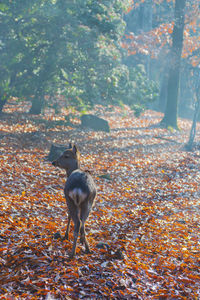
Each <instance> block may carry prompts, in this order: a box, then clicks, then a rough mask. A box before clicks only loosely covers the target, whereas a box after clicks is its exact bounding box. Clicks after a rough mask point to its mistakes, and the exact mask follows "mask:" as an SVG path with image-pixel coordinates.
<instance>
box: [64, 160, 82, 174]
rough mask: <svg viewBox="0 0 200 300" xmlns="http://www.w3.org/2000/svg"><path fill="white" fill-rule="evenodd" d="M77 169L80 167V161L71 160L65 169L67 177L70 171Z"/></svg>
mask: <svg viewBox="0 0 200 300" xmlns="http://www.w3.org/2000/svg"><path fill="white" fill-rule="evenodd" d="M77 169H80V162H79V161H78V160H72V161H71V163H70V166H69V168H68V169H67V170H66V173H67V177H69V176H70V175H71V173H72V172H73V171H75V170H77Z"/></svg>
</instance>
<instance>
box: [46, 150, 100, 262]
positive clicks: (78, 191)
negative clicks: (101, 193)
mask: <svg viewBox="0 0 200 300" xmlns="http://www.w3.org/2000/svg"><path fill="white" fill-rule="evenodd" d="M69 147H70V149H67V150H65V151H64V152H63V154H62V155H61V156H60V157H59V158H58V159H57V160H55V161H53V162H52V164H53V165H54V166H56V167H59V168H61V169H64V170H66V173H67V177H68V178H67V181H66V184H65V188H64V193H65V198H66V202H67V206H68V213H69V214H68V224H67V230H66V233H65V238H66V239H68V236H69V227H70V221H71V219H72V220H73V222H74V242H73V248H72V252H71V255H70V256H71V257H73V256H74V255H75V254H76V244H77V239H78V235H79V231H80V241H81V243H82V244H83V243H84V244H85V250H86V252H87V253H89V252H90V248H89V244H88V241H87V239H86V236H85V222H86V220H87V218H88V216H89V213H90V211H91V208H92V206H93V203H94V199H95V197H96V186H95V183H94V181H93V179H92V177H91V175H90V174H89V173H86V172H83V171H81V170H80V169H79V168H80V153H79V151H78V150H77V147H76V146H75V145H74V146H72V145H71V144H70V146H69Z"/></svg>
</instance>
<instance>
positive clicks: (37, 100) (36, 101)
mask: <svg viewBox="0 0 200 300" xmlns="http://www.w3.org/2000/svg"><path fill="white" fill-rule="evenodd" d="M43 107H44V101H43V98H42V97H41V96H35V97H34V98H33V100H32V106H31V108H30V111H29V114H33V115H39V114H41V112H42V109H43Z"/></svg>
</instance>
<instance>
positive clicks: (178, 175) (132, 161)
mask: <svg viewBox="0 0 200 300" xmlns="http://www.w3.org/2000/svg"><path fill="white" fill-rule="evenodd" d="M27 109H28V106H27V104H26V103H23V104H18V105H16V104H15V105H14V103H12V102H11V103H9V105H7V107H6V108H5V110H4V113H3V114H2V115H1V116H0V166H1V167H0V224H1V225H0V297H1V299H48V300H50V299H160V300H162V299H187V300H188V299H200V234H199V232H200V222H199V218H200V189H199V185H200V150H199V149H198V148H196V149H195V150H194V151H193V152H187V151H185V150H184V145H185V143H186V142H187V141H188V138H189V132H190V128H191V121H188V120H185V119H179V128H180V130H179V131H172V130H167V129H162V128H159V127H158V126H157V124H158V123H159V121H160V120H161V118H162V115H161V114H160V113H157V112H153V111H146V112H145V113H144V114H142V115H141V117H140V118H136V117H135V116H134V114H133V112H132V111H131V110H129V109H128V108H127V109H125V110H123V109H121V108H112V109H111V107H110V108H109V109H108V108H107V109H104V108H102V107H97V108H96V110H95V112H96V113H98V115H100V116H101V117H104V118H105V119H106V120H108V122H109V124H110V127H111V132H110V133H105V132H94V131H92V130H88V129H82V128H80V127H78V126H66V125H63V124H62V122H60V123H59V122H57V121H62V120H64V116H65V115H67V114H68V113H69V112H68V111H67V110H63V111H62V113H61V114H59V115H57V116H54V115H53V113H52V112H51V111H46V113H45V114H43V115H40V116H33V115H32V116H31V115H29V114H27V113H26V111H27ZM73 122H74V124H75V125H78V122H79V121H78V119H77V118H75V119H74V120H73ZM49 124H50V125H51V126H49ZM52 124H53V125H52ZM197 140H200V127H199V125H198V130H197ZM69 142H74V143H76V144H77V146H78V148H79V150H80V152H81V165H82V169H84V170H86V169H87V170H90V172H91V174H92V176H93V177H94V179H95V181H96V184H97V188H98V196H97V199H96V204H95V207H94V209H93V211H92V213H91V214H90V216H89V218H88V221H87V224H86V231H87V236H88V241H89V244H90V246H91V250H92V253H91V254H85V253H84V249H83V248H82V246H81V245H80V243H78V246H77V255H76V257H75V258H74V259H72V260H69V258H68V255H69V253H70V250H71V247H72V241H73V230H72V228H71V231H70V239H69V241H62V240H61V239H59V238H58V239H55V236H54V235H55V233H58V232H59V233H61V234H64V232H65V229H66V223H67V210H66V203H65V199H64V196H63V186H64V182H65V174H64V172H63V171H62V170H59V169H57V168H55V167H53V166H52V165H51V163H50V162H48V161H47V160H46V156H47V155H48V153H49V150H50V146H51V144H52V143H60V144H63V143H64V144H68V143H69Z"/></svg>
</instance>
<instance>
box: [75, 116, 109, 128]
mask: <svg viewBox="0 0 200 300" xmlns="http://www.w3.org/2000/svg"><path fill="white" fill-rule="evenodd" d="M81 126H82V127H87V128H91V129H93V130H94V131H105V132H110V126H109V124H108V121H106V120H104V119H102V118H99V117H97V116H94V115H91V114H87V115H82V116H81Z"/></svg>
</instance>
